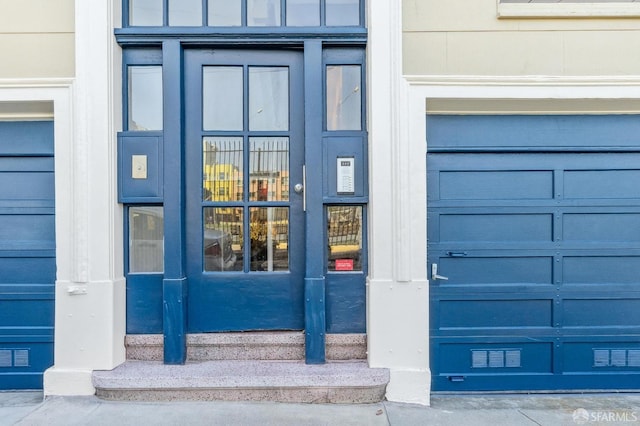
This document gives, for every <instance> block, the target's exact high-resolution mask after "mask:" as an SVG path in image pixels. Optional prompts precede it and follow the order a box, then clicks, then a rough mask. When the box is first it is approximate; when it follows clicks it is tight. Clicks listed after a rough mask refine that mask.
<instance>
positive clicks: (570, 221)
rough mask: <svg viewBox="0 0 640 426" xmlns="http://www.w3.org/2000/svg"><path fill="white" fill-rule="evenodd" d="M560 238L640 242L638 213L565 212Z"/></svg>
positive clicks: (585, 240)
mask: <svg viewBox="0 0 640 426" xmlns="http://www.w3.org/2000/svg"><path fill="white" fill-rule="evenodd" d="M562 239H563V240H564V241H583V242H590V243H594V242H596V243H597V242H628V243H630V242H640V213H613V212H612V213H566V214H564V215H563V218H562Z"/></svg>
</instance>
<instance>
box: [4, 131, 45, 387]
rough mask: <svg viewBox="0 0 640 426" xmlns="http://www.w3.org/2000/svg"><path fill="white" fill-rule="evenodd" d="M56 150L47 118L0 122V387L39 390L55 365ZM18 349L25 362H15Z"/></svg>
mask: <svg viewBox="0 0 640 426" xmlns="http://www.w3.org/2000/svg"><path fill="white" fill-rule="evenodd" d="M53 154H54V132H53V122H52V121H46V122H2V123H0V351H3V355H6V354H7V353H9V354H10V359H11V364H12V365H11V366H4V367H0V390H9V389H41V388H42V375H43V372H44V370H46V369H47V368H49V367H50V366H51V365H52V364H53V329H54V305H55V303H54V301H55V292H54V283H55V280H56V257H55V256H56V255H55V209H54V205H55V193H54V189H55V188H54V159H53ZM16 350H18V351H19V353H21V352H22V351H26V352H27V353H28V358H29V359H28V365H27V366H21V365H14V359H13V358H14V356H13V355H14V351H16ZM7 351H10V352H7ZM3 359H4V360H6V358H3Z"/></svg>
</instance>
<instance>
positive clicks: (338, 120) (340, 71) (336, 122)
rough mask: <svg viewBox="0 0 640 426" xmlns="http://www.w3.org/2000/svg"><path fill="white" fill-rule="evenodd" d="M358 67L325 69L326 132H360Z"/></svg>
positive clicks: (343, 66) (345, 66) (360, 109)
mask: <svg viewBox="0 0 640 426" xmlns="http://www.w3.org/2000/svg"><path fill="white" fill-rule="evenodd" d="M361 93H362V91H361V90H360V66H359V65H331V66H328V67H327V130H362V117H361V114H362V95H361Z"/></svg>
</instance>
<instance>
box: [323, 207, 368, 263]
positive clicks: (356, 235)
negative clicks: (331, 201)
mask: <svg viewBox="0 0 640 426" xmlns="http://www.w3.org/2000/svg"><path fill="white" fill-rule="evenodd" d="M327 227H328V229H327V235H328V237H329V261H328V266H327V268H328V270H329V271H362V260H361V258H362V207H361V206H331V207H327Z"/></svg>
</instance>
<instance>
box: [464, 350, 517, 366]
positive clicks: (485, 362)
mask: <svg viewBox="0 0 640 426" xmlns="http://www.w3.org/2000/svg"><path fill="white" fill-rule="evenodd" d="M521 352H522V349H500V350H490V351H485V350H472V351H471V368H518V367H521V364H520V358H521V357H520V353H521Z"/></svg>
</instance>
